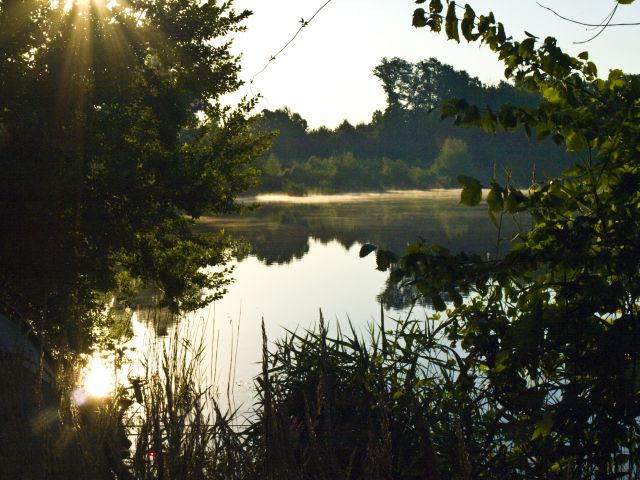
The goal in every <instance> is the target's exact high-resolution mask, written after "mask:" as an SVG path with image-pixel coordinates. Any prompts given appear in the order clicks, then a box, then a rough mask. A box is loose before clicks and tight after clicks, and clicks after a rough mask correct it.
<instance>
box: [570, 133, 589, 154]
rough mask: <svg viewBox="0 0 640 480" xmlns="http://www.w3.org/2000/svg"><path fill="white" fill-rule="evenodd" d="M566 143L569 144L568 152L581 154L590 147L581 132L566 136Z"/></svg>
mask: <svg viewBox="0 0 640 480" xmlns="http://www.w3.org/2000/svg"><path fill="white" fill-rule="evenodd" d="M565 143H566V144H567V150H569V151H571V152H579V151H580V150H583V149H585V148H587V146H588V144H587V139H586V138H584V135H582V134H581V133H579V132H569V134H568V135H566V136H565Z"/></svg>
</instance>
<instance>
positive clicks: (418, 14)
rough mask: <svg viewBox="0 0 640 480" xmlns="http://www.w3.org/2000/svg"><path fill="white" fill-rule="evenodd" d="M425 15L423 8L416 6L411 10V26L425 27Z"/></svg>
mask: <svg viewBox="0 0 640 480" xmlns="http://www.w3.org/2000/svg"><path fill="white" fill-rule="evenodd" d="M426 25H427V17H426V12H425V11H424V8H416V10H415V11H414V12H413V26H414V27H416V28H422V27H426Z"/></svg>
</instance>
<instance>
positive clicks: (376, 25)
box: [228, 0, 640, 128]
mask: <svg viewBox="0 0 640 480" xmlns="http://www.w3.org/2000/svg"><path fill="white" fill-rule="evenodd" d="M539 1H540V3H542V4H543V5H546V6H549V7H551V8H553V9H554V10H556V11H557V12H558V13H560V14H562V15H564V16H567V17H570V18H573V19H575V20H579V21H583V22H586V23H599V22H601V21H602V20H603V19H604V18H605V17H606V16H607V14H608V13H610V11H611V9H612V8H613V6H614V3H613V0H562V1H560V0H539ZM325 2H326V0H235V1H234V7H235V9H236V10H243V9H248V10H251V11H252V12H253V15H252V16H251V17H250V18H249V19H248V20H247V21H246V22H245V25H246V27H247V31H246V32H243V33H239V34H237V35H236V37H235V39H234V44H233V52H234V53H236V54H240V55H241V65H242V71H241V73H240V78H241V79H242V80H243V81H244V82H245V85H244V86H243V87H242V88H241V89H240V91H239V92H237V93H236V94H235V95H233V96H231V97H228V99H230V101H233V100H234V99H237V98H239V97H240V96H253V95H255V94H260V95H261V97H262V98H261V100H260V103H259V105H258V110H262V109H264V108H267V109H270V110H275V109H277V108H281V107H284V106H287V107H289V108H290V109H291V110H292V111H294V112H297V113H299V114H300V115H301V116H302V117H303V118H305V119H306V120H307V122H308V124H309V127H311V128H317V127H319V126H323V125H324V126H327V127H329V128H334V127H336V126H337V125H339V124H340V123H342V122H343V121H344V120H345V119H346V120H348V121H349V122H351V123H352V124H358V123H362V122H365V123H366V122H369V121H370V120H371V116H372V114H373V112H374V111H375V110H384V107H385V103H386V101H385V95H384V92H383V91H382V87H381V85H380V82H379V81H378V79H377V78H376V77H375V76H374V75H373V73H372V72H373V69H374V68H375V66H376V65H378V64H379V63H380V61H381V59H382V58H383V57H388V58H391V57H400V58H403V59H406V60H409V61H414V62H415V61H418V60H423V59H426V58H429V57H435V58H437V59H438V60H440V61H441V62H443V63H448V64H450V65H453V66H454V67H455V68H456V69H460V70H461V69H465V70H467V71H468V72H469V73H470V74H472V75H474V76H477V77H479V78H480V80H482V81H483V82H485V83H497V82H498V81H500V80H501V79H502V78H503V75H502V72H503V70H504V67H503V66H502V65H501V64H500V63H499V62H498V61H497V57H496V56H495V55H494V54H493V53H492V52H491V51H490V50H489V49H488V47H486V46H479V45H478V44H477V43H472V44H468V43H467V42H466V41H465V40H462V41H461V43H460V44H457V43H455V42H452V41H446V40H445V38H444V34H439V35H438V34H435V33H432V32H431V31H430V30H428V29H427V28H421V29H416V28H413V27H412V26H411V18H412V13H413V10H414V9H415V8H416V5H415V3H413V1H411V0H331V2H330V3H329V4H328V5H326V7H325V8H324V9H323V10H322V11H321V12H320V13H319V14H318V15H317V16H316V17H315V18H314V20H313V21H312V22H311V23H310V24H309V25H308V26H307V27H305V28H304V29H303V30H302V32H301V33H300V34H299V35H298V37H297V38H296V39H295V40H294V41H293V42H292V43H291V44H290V45H289V47H288V48H287V49H286V50H285V51H284V52H282V53H281V54H280V55H278V56H277V58H276V59H275V60H274V61H272V62H271V63H269V65H268V67H267V68H266V69H265V70H264V71H262V72H261V73H259V74H258V75H256V74H257V73H258V72H260V71H261V70H262V69H263V67H264V66H265V64H267V62H268V61H269V59H270V58H271V56H272V55H274V54H275V53H276V52H278V51H279V50H280V49H281V48H282V46H283V45H285V44H286V43H287V42H288V41H289V39H290V38H291V37H292V36H293V35H294V34H295V32H296V31H297V30H298V28H299V26H300V23H299V22H300V20H301V19H305V20H308V19H309V18H310V17H311V16H312V15H313V14H314V12H315V11H316V10H317V9H318V8H320V7H321V6H322V5H323V4H324V3H325ZM443 3H444V2H443ZM469 3H470V4H471V6H472V7H473V8H474V10H475V12H476V14H478V15H480V14H484V13H488V12H489V11H493V12H494V14H495V16H496V19H497V20H498V21H501V22H502V23H503V24H504V25H505V29H506V31H507V34H508V35H512V36H513V37H514V39H521V38H523V37H524V31H525V30H526V31H528V32H530V33H532V34H534V35H536V36H538V37H541V38H544V37H546V36H549V35H550V36H554V37H556V38H557V39H558V45H559V46H560V47H561V48H563V49H564V50H565V51H566V52H567V53H570V54H573V55H577V54H578V53H580V52H582V51H585V50H588V51H589V53H590V59H591V60H593V61H594V62H595V63H596V65H597V66H598V68H599V73H600V76H606V74H607V72H608V70H609V69H612V68H622V69H623V70H624V71H625V72H628V73H638V72H640V61H639V58H640V57H639V56H638V51H637V50H638V48H640V26H630V27H610V28H608V29H607V30H606V31H605V32H604V33H603V34H602V35H600V36H599V37H598V38H596V39H594V40H592V41H590V42H589V43H586V44H582V45H576V44H574V42H579V41H583V40H586V39H588V38H590V37H591V36H593V35H594V33H595V32H594V31H590V30H587V27H584V26H579V25H575V24H572V23H570V22H567V21H565V20H562V19H560V18H558V17H556V16H555V15H554V14H553V13H551V12H550V11H548V10H545V9H544V8H542V7H541V6H539V5H538V4H537V3H536V0H473V1H471V2H469ZM614 21H616V22H634V21H638V22H640V2H636V3H635V4H632V5H629V6H620V8H618V11H617V13H616V17H615V19H614ZM251 79H253V82H251Z"/></svg>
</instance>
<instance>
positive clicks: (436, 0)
mask: <svg viewBox="0 0 640 480" xmlns="http://www.w3.org/2000/svg"><path fill="white" fill-rule="evenodd" d="M429 11H430V12H431V13H440V12H442V2H441V1H440V0H431V2H430V3H429Z"/></svg>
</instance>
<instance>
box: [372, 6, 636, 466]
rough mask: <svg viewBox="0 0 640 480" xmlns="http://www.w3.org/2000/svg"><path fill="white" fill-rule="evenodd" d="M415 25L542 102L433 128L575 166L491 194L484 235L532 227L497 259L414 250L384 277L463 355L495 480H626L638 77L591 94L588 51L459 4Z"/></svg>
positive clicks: (474, 197)
mask: <svg viewBox="0 0 640 480" xmlns="http://www.w3.org/2000/svg"><path fill="white" fill-rule="evenodd" d="M418 3H424V0H421V1H419V2H418ZM620 3H623V2H620ZM624 3H626V2H624ZM414 25H415V26H417V27H424V26H428V27H429V28H430V29H432V30H434V31H441V30H442V29H443V28H444V33H445V35H447V37H448V38H449V39H453V40H456V41H459V37H460V36H462V37H464V38H465V39H466V40H467V41H477V42H480V43H483V44H486V45H488V46H489V48H491V50H493V51H494V52H496V53H497V54H498V56H499V58H500V59H501V60H502V61H503V62H504V63H505V65H506V69H505V75H506V77H507V78H509V79H514V80H515V81H516V82H518V84H520V85H525V86H526V87H527V88H528V89H530V90H531V91H534V92H537V93H539V94H540V95H541V96H542V100H541V102H540V103H539V104H538V105H536V106H535V107H531V106H520V105H518V106H515V105H512V104H505V105H502V106H501V107H499V108H491V107H489V108H484V107H480V106H476V105H472V104H470V103H469V102H467V101H465V100H458V99H451V100H450V101H448V102H447V103H446V104H445V105H444V106H443V107H442V114H443V116H445V117H451V118H454V120H455V122H456V123H459V124H462V125H470V126H475V127H479V128H482V129H484V130H486V131H488V132H490V133H493V132H495V131H496V130H497V129H502V130H504V131H507V132H513V131H515V130H517V129H520V128H522V129H524V130H525V131H526V132H527V133H528V134H530V135H533V136H536V137H537V138H544V137H546V136H550V137H552V138H553V140H554V141H555V142H556V143H559V144H562V145H564V146H565V147H566V149H567V150H568V151H572V152H575V153H576V155H577V156H576V161H577V163H576V164H575V165H574V166H573V167H571V168H569V169H568V170H566V171H565V172H564V173H563V174H562V175H561V176H559V177H558V178H556V179H553V180H550V181H547V182H541V183H534V184H533V185H532V186H531V187H530V188H529V189H528V191H526V192H523V191H520V190H518V189H516V188H514V187H513V185H512V184H510V182H509V178H507V181H506V183H505V184H499V183H498V182H497V181H496V180H495V179H494V180H493V181H491V182H490V184H489V185H487V187H489V188H490V191H489V193H488V195H487V198H486V200H487V204H488V209H489V214H490V217H491V218H492V220H493V221H494V222H495V223H496V225H498V226H499V225H500V223H501V221H502V217H503V216H504V215H509V214H515V213H518V212H519V213H521V214H526V215H527V216H529V217H530V219H531V222H532V227H531V228H530V229H522V231H521V232H520V234H519V235H518V236H517V238H516V239H515V241H514V243H513V244H512V245H511V248H510V250H509V251H508V252H507V253H506V254H504V255H503V256H502V257H498V258H493V259H483V258H480V257H478V256H473V255H465V254H464V253H461V254H452V253H450V252H449V251H448V250H446V249H444V248H442V247H439V246H428V245H425V244H415V245H411V246H409V247H407V249H406V250H405V252H404V254H403V255H402V256H401V257H400V258H399V259H398V261H397V262H396V263H395V264H394V265H393V266H392V267H391V278H393V279H394V281H396V282H408V283H410V284H412V285H413V286H415V288H416V289H417V290H418V291H419V292H420V293H421V294H422V295H424V296H426V297H428V298H430V299H431V300H432V303H433V305H434V307H435V308H436V309H437V310H445V309H447V315H448V318H449V319H450V321H449V323H448V326H447V328H446V333H447V336H448V339H449V340H450V341H451V342H454V344H456V345H459V347H460V348H461V349H463V351H464V353H465V354H464V365H465V368H470V369H480V370H482V371H484V372H486V375H487V378H488V380H489V382H488V384H487V387H486V388H487V394H488V395H490V396H491V397H492V399H493V401H494V402H495V406H496V410H495V432H497V433H499V434H500V435H503V436H504V450H503V451H502V454H501V455H503V456H502V460H501V463H500V464H499V469H497V470H494V474H495V475H498V474H499V475H507V476H508V477H509V478H520V477H522V478H524V477H531V476H533V477H537V478H541V477H544V478H569V477H570V478H620V477H625V478H635V477H636V476H637V475H638V469H639V468H640V464H639V463H638V458H639V457H638V455H637V451H638V447H639V445H638V443H639V440H638V438H639V437H638V429H639V428H640V424H639V421H640V400H639V399H640V395H639V393H640V376H639V366H640V341H639V339H640V336H639V335H640V322H639V318H638V307H639V298H640V297H639V295H640V285H639V284H638V278H639V277H638V267H639V262H640V251H639V250H638V245H640V241H639V240H640V239H639V238H638V231H639V225H638V219H639V218H640V216H639V213H640V212H639V211H638V205H640V199H639V198H638V185H639V184H640V168H639V166H638V145H639V144H640V129H639V128H638V119H639V118H640V110H639V109H638V105H640V78H638V77H637V76H635V75H626V74H624V73H623V72H621V71H620V70H612V71H611V72H609V75H608V77H607V78H606V79H600V78H598V77H597V69H596V66H595V65H594V64H593V63H592V62H591V61H589V56H588V54H587V53H586V52H584V53H581V54H580V55H578V57H576V58H574V57H571V56H569V55H567V54H565V53H564V52H562V50H560V48H559V47H558V46H557V44H556V41H555V39H553V38H551V37H549V38H546V39H544V40H540V39H538V38H536V37H535V36H533V35H532V34H529V33H527V34H526V35H527V36H526V38H525V39H523V40H522V41H516V40H514V39H513V38H511V37H509V36H507V34H506V33H505V30H504V27H503V26H502V24H500V23H499V22H496V20H495V19H494V17H493V15H492V14H489V15H481V16H477V15H476V14H475V12H474V11H473V9H472V8H471V6H469V5H466V6H465V7H464V9H460V10H459V9H458V7H457V6H456V4H455V3H454V2H448V5H447V7H446V13H445V5H443V4H442V3H441V2H440V1H439V0H433V1H431V2H430V3H429V6H428V8H427V9H424V8H418V9H416V11H415V14H414ZM459 181H460V183H461V184H462V186H463V192H462V197H461V201H462V202H463V203H465V204H468V205H475V204H478V203H479V202H480V200H481V196H482V190H481V189H482V187H483V182H480V181H478V180H475V179H473V178H470V177H464V176H461V177H459ZM378 255H379V256H380V252H378ZM382 266H383V267H385V266H386V265H382ZM445 294H446V295H448V298H449V299H450V300H451V303H449V304H446V303H445V301H444V300H445V297H444V295H445ZM463 297H466V300H463ZM508 472H509V473H508Z"/></svg>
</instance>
